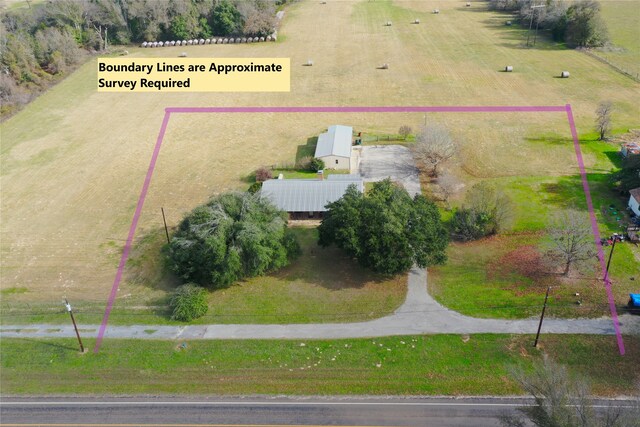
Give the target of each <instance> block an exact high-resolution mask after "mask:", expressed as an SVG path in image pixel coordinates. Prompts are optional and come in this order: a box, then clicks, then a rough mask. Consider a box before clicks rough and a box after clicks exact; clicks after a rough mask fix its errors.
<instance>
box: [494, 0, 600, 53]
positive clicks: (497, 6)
mask: <svg viewBox="0 0 640 427" xmlns="http://www.w3.org/2000/svg"><path fill="white" fill-rule="evenodd" d="M489 4H490V7H491V8H492V9H494V10H504V11H512V12H516V13H517V14H518V18H519V20H520V22H521V23H522V24H523V25H526V26H527V27H529V26H531V25H533V26H535V27H536V28H540V29H545V30H549V32H550V34H551V36H552V37H553V39H554V40H556V41H565V42H566V43H567V45H569V46H571V47H597V46H603V45H604V44H605V43H607V41H608V40H609V37H608V32H607V27H606V25H605V23H604V21H603V19H602V17H601V15H600V4H599V3H598V2H597V1H595V0H576V1H573V2H569V1H564V0H490V3H489ZM532 6H535V7H532Z"/></svg>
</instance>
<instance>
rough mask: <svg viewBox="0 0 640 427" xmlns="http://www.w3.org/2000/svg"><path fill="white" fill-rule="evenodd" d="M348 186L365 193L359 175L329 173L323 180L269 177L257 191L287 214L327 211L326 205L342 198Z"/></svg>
mask: <svg viewBox="0 0 640 427" xmlns="http://www.w3.org/2000/svg"><path fill="white" fill-rule="evenodd" d="M334 176H335V177H336V178H333V177H334ZM350 185H355V186H356V188H357V189H358V190H359V191H360V192H364V182H363V180H362V178H361V177H360V176H359V175H330V176H329V177H328V178H327V179H326V180H319V179H270V180H267V181H265V182H264V183H262V190H261V191H260V194H261V195H262V197H266V198H267V199H269V200H270V201H271V202H272V203H273V204H274V205H276V206H277V207H278V208H279V209H282V210H283V211H286V212H289V213H303V212H305V213H307V212H308V213H320V212H325V211H326V210H327V208H326V207H325V206H326V205H327V204H329V203H331V202H335V201H336V200H338V199H339V198H341V197H342V196H343V195H344V193H345V191H347V187H349V186H350Z"/></svg>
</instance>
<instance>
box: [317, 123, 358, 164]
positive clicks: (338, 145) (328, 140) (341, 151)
mask: <svg viewBox="0 0 640 427" xmlns="http://www.w3.org/2000/svg"><path fill="white" fill-rule="evenodd" d="M352 136H353V128H352V127H350V126H342V125H333V126H329V129H328V131H327V132H325V133H322V134H320V136H319V137H318V144H317V145H316V153H315V156H314V157H317V158H318V159H322V160H323V161H324V167H325V169H343V170H351V140H352V138H351V137H352Z"/></svg>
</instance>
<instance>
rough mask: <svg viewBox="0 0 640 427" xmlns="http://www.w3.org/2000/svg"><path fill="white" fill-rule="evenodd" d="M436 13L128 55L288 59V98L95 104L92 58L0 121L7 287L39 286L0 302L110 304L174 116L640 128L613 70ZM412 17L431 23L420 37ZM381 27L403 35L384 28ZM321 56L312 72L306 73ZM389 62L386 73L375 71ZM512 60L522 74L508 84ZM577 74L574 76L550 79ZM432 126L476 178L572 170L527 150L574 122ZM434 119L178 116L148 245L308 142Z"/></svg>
mask: <svg viewBox="0 0 640 427" xmlns="http://www.w3.org/2000/svg"><path fill="white" fill-rule="evenodd" d="M435 3H436V2H420V1H411V2H410V1H407V2H404V1H403V2H398V3H397V5H396V4H390V3H387V2H375V3H372V2H351V1H339V2H330V3H328V4H327V5H323V6H320V5H319V4H318V3H317V2H311V1H310V2H301V3H298V4H295V5H293V6H292V7H290V8H289V9H288V12H287V17H286V18H285V21H284V24H283V27H282V29H281V31H280V34H281V35H282V36H283V40H284V41H281V42H278V43H264V44H246V45H224V46H218V45H205V46H194V47H188V48H185V47H174V48H163V49H146V50H144V49H137V48H132V49H130V52H131V56H132V57H141V56H166V57H175V56H177V55H178V54H179V53H180V52H181V51H183V50H184V49H189V55H190V56H202V57H223V56H224V57H270V56H280V57H290V58H291V64H292V72H291V92H290V93H229V94H226V93H225V94H215V93H213V94H212V93H189V94H140V93H139V94H129V93H120V94H118V93H97V92H96V91H95V85H96V82H95V78H96V76H95V60H93V61H90V62H89V63H87V64H86V65H84V66H83V67H81V68H80V69H79V70H78V71H77V72H76V73H74V74H73V75H71V76H70V77H68V78H67V79H66V80H64V81H63V82H61V83H60V84H59V85H58V86H56V87H55V88H53V89H52V90H50V91H49V92H48V93H46V94H45V95H43V96H42V97H40V98H39V99H38V100H36V101H35V102H33V103H32V104H31V105H29V106H28V107H27V108H26V109H25V110H24V111H22V112H21V113H19V114H18V115H16V116H15V117H13V118H11V119H9V120H8V121H7V122H5V123H4V124H2V127H1V131H2V149H1V158H0V161H1V168H2V169H1V174H2V176H1V179H0V184H1V185H2V204H1V215H2V224H1V238H2V241H1V244H0V249H1V253H0V254H1V260H2V274H1V278H0V279H1V281H0V288H2V289H8V288H13V287H26V288H28V289H29V292H26V293H22V294H12V295H10V296H9V295H7V296H5V297H3V300H4V301H9V302H10V301H12V300H23V301H25V300H30V301H34V300H39V301H46V302H55V303H58V302H59V300H60V298H61V297H62V296H63V295H67V296H68V297H69V298H72V299H84V300H96V301H101V300H102V301H104V300H105V299H106V297H107V295H108V293H109V291H110V288H111V284H112V282H113V277H114V275H115V271H116V266H117V262H118V259H119V254H120V253H121V250H122V247H123V244H124V239H126V236H127V231H128V227H129V224H130V221H131V218H132V215H133V212H134V209H135V205H136V201H137V199H138V195H139V192H140V188H141V186H142V183H143V181H144V176H145V173H146V169H147V166H148V162H149V158H150V155H151V151H152V148H153V145H154V143H155V140H156V137H157V135H158V131H159V128H160V124H161V121H162V117H163V114H164V108H165V107H168V106H248V105H250V106H308V105H320V106H334V105H336V106H340V105H362V106H375V105H564V104H565V103H572V104H573V105H574V111H575V114H576V119H577V122H578V125H579V128H580V130H582V131H585V132H586V131H588V130H589V129H590V127H591V122H592V116H593V110H594V109H595V106H596V104H597V102H599V101H600V100H601V99H612V100H614V102H615V103H616V104H617V105H618V106H619V110H618V115H617V119H616V120H618V121H619V122H620V123H629V122H632V121H633V120H637V117H638V108H637V102H636V100H637V98H638V94H639V90H638V87H639V86H638V85H637V84H635V83H632V82H630V81H628V79H626V78H624V77H623V76H621V75H619V74H617V73H615V72H613V71H612V70H610V69H609V68H608V67H607V66H606V65H604V64H600V63H598V62H597V61H595V60H593V59H590V58H588V57H586V55H581V54H578V53H576V52H571V51H556V50H546V51H543V50H540V51H525V50H522V49H520V48H518V43H519V41H514V40H512V39H511V38H510V37H512V33H510V32H505V31H504V30H503V28H502V27H501V26H499V25H498V23H499V22H500V20H501V18H500V16H498V15H495V14H490V13H486V14H485V13H479V12H475V11H466V10H458V9H457V8H456V7H453V6H449V3H453V2H437V7H438V8H440V10H441V11H442V13H441V14H440V15H437V16H436V15H430V14H429V12H430V11H431V9H433V8H434V6H433V4H435ZM475 6H476V4H475V3H474V8H473V9H475V8H476V7H475ZM320 7H323V8H324V9H322V13H320V9H319V8H320ZM478 7H481V6H480V5H479V4H478ZM412 9H414V10H412ZM463 9H464V8H463ZM416 10H418V11H417V12H416ZM420 13H424V15H420ZM416 17H420V18H421V19H422V23H421V24H420V25H410V24H409V22H411V21H412V20H413V19H415V18H416ZM385 20H392V21H393V22H394V25H393V26H392V27H384V26H383V25H382V24H383V23H384V22H385ZM405 21H406V22H407V24H406V25H404V22H405ZM423 24H424V25H423ZM470 28H473V29H474V33H473V34H470V32H469V29H470ZM310 29H312V30H310ZM311 51H313V52H314V53H313V57H314V66H313V67H304V66H302V64H304V63H305V62H306V60H307V59H308V57H309V53H310V52H311ZM384 62H387V63H389V64H390V69H389V70H385V71H381V70H377V69H376V66H377V65H379V64H381V63H384ZM505 63H509V64H513V65H514V66H516V67H517V70H518V72H514V73H510V74H509V75H506V74H504V73H499V72H498V71H497V70H499V69H501V68H502V67H503V66H504V64H505ZM565 68H566V69H569V70H571V71H572V78H571V79H564V80H562V79H554V78H552V75H553V74H555V73H557V71H558V70H560V69H565ZM574 77H575V78H574ZM428 119H429V120H438V121H441V122H443V123H444V124H445V125H448V126H449V127H450V128H451V129H453V130H454V133H457V134H458V136H459V138H460V139H462V140H464V141H465V148H464V149H463V151H462V156H461V157H462V159H461V160H460V161H461V162H462V163H463V164H464V165H465V166H466V168H467V171H468V172H469V173H470V174H471V175H474V176H478V177H482V176H495V175H496V174H506V175H512V174H516V173H517V174H523V173H524V174H568V173H573V172H574V171H575V169H574V168H575V162H574V161H573V153H572V148H571V147H570V145H566V144H565V143H562V144H558V145H557V147H556V146H554V145H553V144H548V143H546V142H540V143H539V145H536V142H535V141H533V142H532V141H527V140H526V138H527V137H531V138H533V137H534V136H536V135H539V134H540V132H552V133H553V132H557V133H559V134H562V135H568V132H569V129H568V126H567V124H566V119H565V117H564V115H563V114H546V115H531V114H519V113H518V114H512V115H488V114H458V115H453V114H430V115H429V117H428ZM423 120H424V118H423V115H422V114H364V113H363V114H219V115H214V114H194V115H184V114H182V115H177V114H176V115H173V116H172V118H171V121H170V123H169V127H168V130H167V133H166V137H165V141H164V147H163V150H162V152H161V154H160V158H159V159H158V164H157V167H156V173H155V175H154V178H153V181H152V185H151V187H150V189H149V194H148V198H147V201H146V204H145V207H144V210H143V213H142V216H141V218H140V228H139V230H138V233H137V235H138V236H143V235H145V233H147V232H149V231H150V230H154V229H157V227H159V226H160V225H161V220H162V219H161V216H160V211H159V209H160V207H161V206H164V207H165V209H166V211H167V214H168V220H169V223H170V224H172V225H173V224H176V223H177V222H178V221H179V219H180V218H181V216H182V214H183V213H184V212H186V211H189V210H190V209H192V208H193V207H194V206H196V205H198V204H199V203H202V202H203V201H204V200H206V199H207V198H208V197H209V196H210V195H211V194H212V193H216V192H220V191H224V190H227V189H232V188H245V187H246V186H247V185H248V184H247V183H246V182H244V181H242V177H243V176H246V175H248V174H249V173H250V172H251V171H253V170H255V169H256V168H257V167H259V166H261V165H264V164H271V163H276V162H284V161H292V160H293V159H294V157H295V153H296V148H297V146H298V145H302V144H304V143H305V142H306V140H307V138H309V137H311V136H315V135H317V134H318V133H319V132H321V131H322V130H323V129H324V128H326V126H328V125H330V124H333V123H344V124H350V125H353V126H354V127H355V129H362V130H370V131H375V132H387V133H394V132H396V131H397V129H398V127H399V126H400V125H402V124H415V125H416V126H417V125H418V124H420V123H422V122H423ZM565 142H566V141H565ZM586 160H587V162H590V161H592V159H590V158H588V157H587V159H586ZM159 292H161V291H152V290H150V289H149V288H148V287H139V286H138V287H133V286H131V285H130V284H127V283H123V284H122V286H121V291H120V294H119V295H125V294H132V295H133V298H136V299H139V300H148V299H149V298H152V297H156V296H158V295H159Z"/></svg>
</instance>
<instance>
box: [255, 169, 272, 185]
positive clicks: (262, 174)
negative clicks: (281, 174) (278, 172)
mask: <svg viewBox="0 0 640 427" xmlns="http://www.w3.org/2000/svg"><path fill="white" fill-rule="evenodd" d="M271 178H273V173H272V172H271V170H270V169H267V168H265V167H261V168H258V169H256V182H264V181H266V180H268V179H271Z"/></svg>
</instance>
